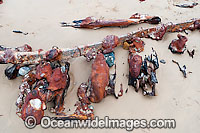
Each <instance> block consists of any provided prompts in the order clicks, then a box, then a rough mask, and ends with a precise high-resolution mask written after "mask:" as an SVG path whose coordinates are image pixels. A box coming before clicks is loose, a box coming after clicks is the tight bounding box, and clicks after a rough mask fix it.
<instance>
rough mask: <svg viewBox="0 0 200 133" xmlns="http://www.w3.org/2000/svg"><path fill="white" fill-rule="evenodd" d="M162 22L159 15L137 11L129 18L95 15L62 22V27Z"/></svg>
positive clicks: (114, 25) (122, 25)
mask: <svg viewBox="0 0 200 133" xmlns="http://www.w3.org/2000/svg"><path fill="white" fill-rule="evenodd" d="M160 22H161V19H160V18H159V17H157V16H149V15H147V14H139V13H136V14H134V15H132V16H131V17H130V18H129V19H117V20H103V19H96V18H94V17H87V18H85V19H82V20H75V21H73V24H67V23H65V22H62V23H61V24H62V27H69V26H70V27H74V28H88V29H97V28H102V27H127V26H129V25H132V24H139V23H150V24H158V23H160Z"/></svg>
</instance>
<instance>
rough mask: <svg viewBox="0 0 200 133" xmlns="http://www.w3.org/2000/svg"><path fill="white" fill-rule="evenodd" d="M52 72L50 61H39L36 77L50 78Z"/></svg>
mask: <svg viewBox="0 0 200 133" xmlns="http://www.w3.org/2000/svg"><path fill="white" fill-rule="evenodd" d="M51 74H52V68H51V65H50V63H47V62H44V63H40V64H39V65H38V66H37V68H36V78H37V79H42V78H46V79H47V80H48V79H50V77H51Z"/></svg>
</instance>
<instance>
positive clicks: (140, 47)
mask: <svg viewBox="0 0 200 133" xmlns="http://www.w3.org/2000/svg"><path fill="white" fill-rule="evenodd" d="M130 42H131V44H130V45H129V52H131V53H135V52H139V53H140V52H142V51H144V45H145V44H144V42H143V41H142V40H141V39H140V38H139V37H133V39H132V40H131V41H130Z"/></svg>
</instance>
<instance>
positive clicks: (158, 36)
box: [147, 25, 167, 40]
mask: <svg viewBox="0 0 200 133" xmlns="http://www.w3.org/2000/svg"><path fill="white" fill-rule="evenodd" d="M166 31H167V27H166V26H164V25H162V26H161V27H157V28H151V29H150V30H149V31H148V33H149V34H148V36H147V37H149V38H151V39H153V40H162V38H163V36H164V35H165V33H166Z"/></svg>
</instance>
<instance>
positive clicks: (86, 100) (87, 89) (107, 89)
mask: <svg viewBox="0 0 200 133" xmlns="http://www.w3.org/2000/svg"><path fill="white" fill-rule="evenodd" d="M115 69H116V68H115ZM115 76H116V75H115ZM115 76H114V77H113V75H112V74H110V73H109V67H108V65H107V63H106V60H105V57H104V55H103V54H102V53H98V54H97V56H96V58H95V59H94V61H93V63H92V71H91V75H90V77H89V79H88V82H87V83H82V84H81V85H80V86H79V88H78V91H77V96H78V101H77V103H76V104H75V106H76V110H75V112H74V113H73V114H71V115H66V116H58V117H56V118H55V119H62V120H67V119H81V120H86V119H94V107H93V106H92V105H91V103H99V102H101V101H102V100H103V99H104V98H105V97H106V96H108V95H114V96H115V94H114V93H115V91H114V89H115V78H116V77H115ZM122 93H123V92H122ZM115 97H116V96H115Z"/></svg>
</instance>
